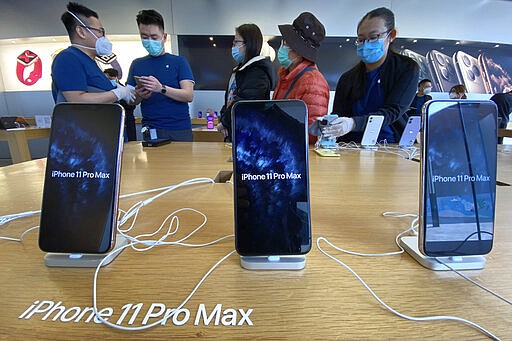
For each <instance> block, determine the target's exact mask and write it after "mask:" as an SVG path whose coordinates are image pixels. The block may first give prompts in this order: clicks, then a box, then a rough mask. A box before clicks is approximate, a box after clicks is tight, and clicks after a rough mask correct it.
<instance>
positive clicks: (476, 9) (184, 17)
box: [0, 0, 512, 116]
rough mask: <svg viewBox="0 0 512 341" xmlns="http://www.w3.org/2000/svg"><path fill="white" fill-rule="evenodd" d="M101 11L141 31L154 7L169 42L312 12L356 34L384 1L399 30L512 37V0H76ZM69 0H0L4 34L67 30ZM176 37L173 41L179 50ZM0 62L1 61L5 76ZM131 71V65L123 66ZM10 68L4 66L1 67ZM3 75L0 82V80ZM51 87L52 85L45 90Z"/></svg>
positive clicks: (213, 103)
mask: <svg viewBox="0 0 512 341" xmlns="http://www.w3.org/2000/svg"><path fill="white" fill-rule="evenodd" d="M77 1H78V2H80V3H82V4H84V5H86V6H88V7H90V8H92V9H93V10H95V11H97V12H98V14H99V16H100V20H101V21H102V23H103V25H104V26H105V28H106V29H107V33H110V34H137V26H136V23H135V15H136V14H137V12H138V11H139V10H140V9H148V8H154V9H156V10H158V11H159V12H160V13H162V15H163V16H164V18H165V21H166V31H167V32H169V33H170V34H171V36H172V37H171V41H176V35H179V34H233V30H234V27H235V26H237V25H240V24H241V23H244V22H253V23H256V24H258V25H259V26H260V27H261V29H262V31H263V34H265V35H277V34H279V31H278V28H277V25H278V24H282V23H290V22H291V21H293V19H294V18H295V17H296V16H297V15H298V14H299V13H300V12H302V11H311V12H313V13H315V15H317V16H318V18H319V19H320V20H321V21H322V22H323V23H324V25H325V27H326V31H327V35H329V36H345V35H355V32H356V26H357V22H358V21H359V19H360V18H361V16H362V15H364V14H365V13H366V12H368V11H369V10H371V9H373V8H376V7H379V6H386V7H389V8H391V9H392V10H393V11H394V13H395V15H396V25H397V28H398V32H399V36H400V37H418V38H421V37H423V38H439V39H458V40H473V41H489V42H498V43H506V44H512V35H511V34H510V30H508V29H506V28H507V27H508V25H507V24H508V23H509V22H512V1H502V0H429V1H424V0H421V1H420V0H358V1H356V0H317V1H312V0H260V1H252V0H109V1H105V0H81V1H80V0H77ZM67 2H68V0H45V1H40V0H0V39H4V40H5V39H12V38H20V37H38V36H41V37H48V36H63V35H65V34H66V32H65V29H64V26H63V25H62V23H61V22H60V15H61V14H62V13H63V12H64V10H65V7H66V4H67ZM175 48H176V44H173V50H175ZM2 67H3V65H0V78H1V72H2ZM126 71H127V70H126ZM4 72H5V71H4ZM0 82H1V81H0ZM48 90H49V89H48ZM48 90H47V91H36V92H24V91H21V92H4V88H3V84H0V112H2V113H7V114H12V115H16V114H25V115H27V116H29V115H31V114H34V113H49V112H51V108H52V106H53V102H52V100H51V95H50V92H49V91H48ZM219 103H220V104H222V92H217V91H216V92H208V91H204V92H197V94H196V96H195V100H194V102H193V103H192V105H191V112H197V111H198V110H203V109H205V108H206V107H213V108H215V109H218V108H219V107H220V104H219Z"/></svg>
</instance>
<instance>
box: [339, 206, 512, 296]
mask: <svg viewBox="0 0 512 341" xmlns="http://www.w3.org/2000/svg"><path fill="white" fill-rule="evenodd" d="M382 215H383V216H385V217H393V218H402V217H414V220H413V222H412V223H411V227H410V228H409V229H408V230H405V231H403V232H401V233H400V234H398V235H397V237H396V238H395V242H396V243H397V245H398V247H399V248H400V249H402V250H403V248H402V247H401V245H400V244H399V242H398V240H399V239H400V237H401V236H402V235H403V234H405V233H406V232H407V231H413V232H414V234H415V235H417V232H416V228H417V227H418V220H419V216H418V215H417V214H413V213H400V212H384V213H383V214H382ZM334 248H335V249H337V250H339V251H342V252H346V251H345V250H343V249H341V248H338V247H336V246H335V247H334ZM346 253H349V252H346ZM397 253H402V252H397ZM361 255H363V254H361ZM432 258H433V259H434V260H436V261H437V262H438V263H440V264H442V265H444V266H446V267H447V268H448V269H450V270H451V271H453V272H455V273H456V274H457V275H459V276H460V277H462V278H464V279H465V280H467V281H468V282H470V283H472V284H474V285H476V286H477V287H479V288H481V289H482V290H484V291H487V292H488V293H490V294H491V295H493V296H495V297H497V298H499V299H500V300H502V301H504V302H505V303H508V304H510V305H512V302H511V301H510V300H508V299H507V298H505V297H503V296H502V295H500V294H498V293H496V292H494V291H492V290H491V289H489V288H487V287H485V286H484V285H483V284H480V283H478V282H476V281H475V280H472V279H471V278H469V277H467V276H466V275H464V274H463V273H462V272H460V271H458V270H456V269H454V268H452V267H451V266H449V265H448V264H446V263H444V262H443V261H442V260H440V259H438V258H436V257H432Z"/></svg>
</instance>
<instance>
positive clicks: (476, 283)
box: [434, 257, 512, 305]
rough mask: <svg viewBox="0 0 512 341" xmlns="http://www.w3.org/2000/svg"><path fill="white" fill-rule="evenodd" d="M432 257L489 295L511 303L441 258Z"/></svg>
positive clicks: (511, 303)
mask: <svg viewBox="0 0 512 341" xmlns="http://www.w3.org/2000/svg"><path fill="white" fill-rule="evenodd" d="M434 259H435V260H436V261H437V262H438V263H440V264H442V265H444V266H446V267H447V268H448V269H450V270H452V271H453V272H455V273H456V274H457V275H459V276H460V277H462V278H464V279H465V280H466V281H468V282H470V283H472V284H474V285H476V286H477V287H479V288H480V289H482V290H484V291H487V292H488V293H489V294H491V295H493V296H496V297H497V298H499V299H500V300H502V301H504V302H505V303H508V304H510V305H512V302H511V301H510V300H508V299H506V298H505V297H503V296H501V295H500V294H498V293H496V292H494V291H492V290H491V289H488V288H487V287H485V286H484V285H483V284H480V283H478V282H476V281H474V280H472V279H471V278H469V277H468V276H466V275H464V274H463V273H462V272H460V271H458V270H456V269H454V268H452V267H451V266H450V265H448V264H446V263H445V262H443V261H442V260H440V259H438V258H436V257H434Z"/></svg>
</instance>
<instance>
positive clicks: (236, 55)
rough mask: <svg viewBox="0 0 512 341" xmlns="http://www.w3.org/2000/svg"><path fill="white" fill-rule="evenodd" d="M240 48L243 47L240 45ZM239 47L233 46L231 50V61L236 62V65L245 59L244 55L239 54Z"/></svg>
mask: <svg viewBox="0 0 512 341" xmlns="http://www.w3.org/2000/svg"><path fill="white" fill-rule="evenodd" d="M240 46H243V45H240ZM240 46H233V47H232V48H231V55H232V56H233V59H234V60H235V62H237V63H238V64H240V63H242V62H243V61H244V59H245V56H244V54H243V53H240Z"/></svg>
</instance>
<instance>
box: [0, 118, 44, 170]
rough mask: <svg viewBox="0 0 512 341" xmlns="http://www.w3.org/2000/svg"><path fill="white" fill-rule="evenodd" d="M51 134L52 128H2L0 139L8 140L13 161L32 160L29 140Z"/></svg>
mask: <svg viewBox="0 0 512 341" xmlns="http://www.w3.org/2000/svg"><path fill="white" fill-rule="evenodd" d="M49 136H50V128H37V127H29V128H16V129H7V130H1V129H0V141H7V143H8V144H9V152H10V153H11V158H12V162H13V163H19V162H24V161H28V160H32V157H31V156H30V150H29V148H28V140H31V139H40V138H45V137H49Z"/></svg>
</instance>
